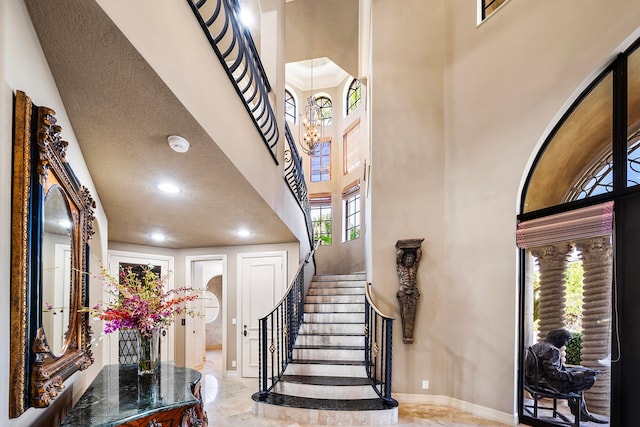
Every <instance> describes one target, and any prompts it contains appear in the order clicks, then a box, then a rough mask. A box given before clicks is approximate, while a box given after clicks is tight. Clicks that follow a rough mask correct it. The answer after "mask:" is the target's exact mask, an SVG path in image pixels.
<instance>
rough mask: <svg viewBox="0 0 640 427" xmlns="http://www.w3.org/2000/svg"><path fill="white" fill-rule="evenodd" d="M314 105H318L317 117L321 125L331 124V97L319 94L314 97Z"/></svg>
mask: <svg viewBox="0 0 640 427" xmlns="http://www.w3.org/2000/svg"><path fill="white" fill-rule="evenodd" d="M316 105H317V106H318V118H319V119H320V121H321V122H322V126H327V125H330V124H331V114H332V112H331V109H332V103H331V99H329V98H328V97H326V96H319V97H317V98H316Z"/></svg>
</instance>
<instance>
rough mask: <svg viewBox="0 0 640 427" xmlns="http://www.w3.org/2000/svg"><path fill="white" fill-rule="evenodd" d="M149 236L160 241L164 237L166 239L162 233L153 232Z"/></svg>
mask: <svg viewBox="0 0 640 427" xmlns="http://www.w3.org/2000/svg"><path fill="white" fill-rule="evenodd" d="M151 238H152V239H153V240H155V241H156V242H162V241H163V240H164V239H166V237H165V236H164V234H162V233H153V234H152V235H151Z"/></svg>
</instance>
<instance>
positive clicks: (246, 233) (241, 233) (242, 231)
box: [236, 228, 251, 237]
mask: <svg viewBox="0 0 640 427" xmlns="http://www.w3.org/2000/svg"><path fill="white" fill-rule="evenodd" d="M236 234H237V235H238V236H240V237H249V236H251V233H250V232H249V230H247V229H246V228H242V229H240V230H238V231H237V233H236Z"/></svg>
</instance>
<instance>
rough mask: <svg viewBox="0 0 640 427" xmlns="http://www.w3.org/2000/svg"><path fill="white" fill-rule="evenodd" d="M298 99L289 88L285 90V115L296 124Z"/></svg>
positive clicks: (290, 121)
mask: <svg viewBox="0 0 640 427" xmlns="http://www.w3.org/2000/svg"><path fill="white" fill-rule="evenodd" d="M296 111H297V110H296V100H295V98H294V97H293V95H292V94H291V92H289V91H288V90H287V89H285V90H284V117H285V119H286V120H287V121H288V122H289V123H292V124H296Z"/></svg>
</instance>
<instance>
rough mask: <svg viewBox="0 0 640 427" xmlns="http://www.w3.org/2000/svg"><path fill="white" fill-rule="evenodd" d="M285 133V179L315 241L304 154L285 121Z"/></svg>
mask: <svg viewBox="0 0 640 427" xmlns="http://www.w3.org/2000/svg"><path fill="white" fill-rule="evenodd" d="M284 135H285V139H286V141H287V148H286V149H285V151H284V179H285V180H286V181H287V184H289V189H291V192H292V193H293V195H294V197H295V198H296V200H297V201H298V204H299V205H300V209H302V211H303V213H304V217H305V220H306V222H307V233H308V234H309V241H310V242H313V223H312V221H311V206H310V205H309V192H308V190H307V183H306V182H305V180H304V169H303V168H302V156H300V153H299V152H298V148H297V147H296V143H295V141H294V140H293V135H292V134H291V130H290V129H289V125H288V124H287V123H286V122H285V125H284Z"/></svg>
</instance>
